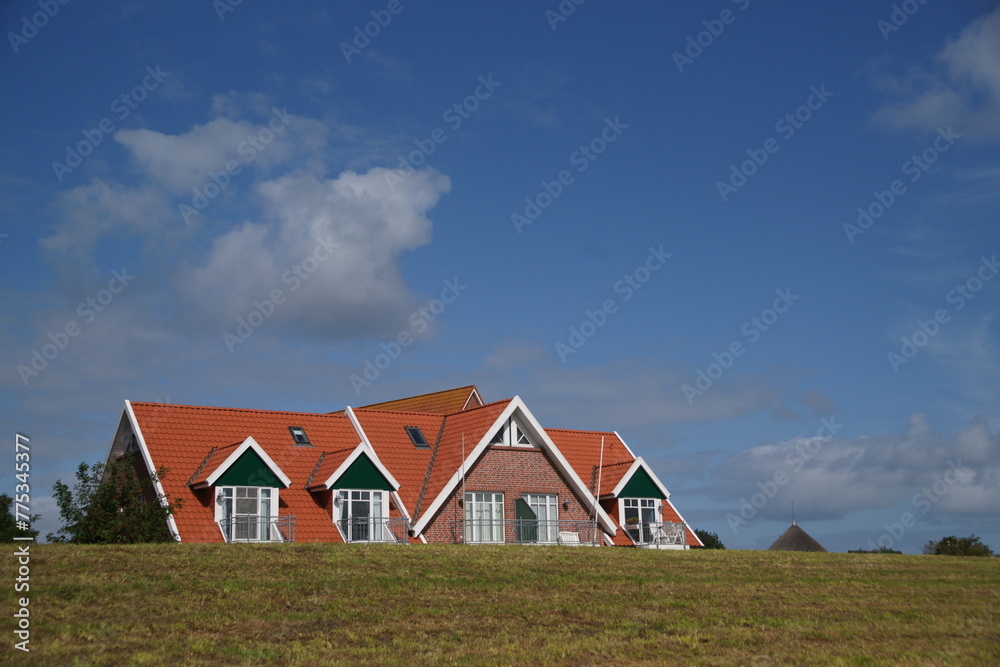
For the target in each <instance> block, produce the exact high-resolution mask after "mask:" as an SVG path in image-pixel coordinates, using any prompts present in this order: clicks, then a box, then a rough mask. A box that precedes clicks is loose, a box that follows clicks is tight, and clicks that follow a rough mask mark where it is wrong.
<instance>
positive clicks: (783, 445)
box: [713, 414, 1000, 519]
mask: <svg viewBox="0 0 1000 667" xmlns="http://www.w3.org/2000/svg"><path fill="white" fill-rule="evenodd" d="M949 471H955V472H949ZM776 473H784V475H787V478H781V479H786V481H784V482H783V483H782V484H780V486H777V487H773V486H772V489H774V490H777V491H778V493H780V495H781V497H782V498H783V499H785V501H786V502H781V503H769V504H767V505H765V506H764V507H763V508H761V510H760V516H762V517H770V518H774V517H782V518H783V517H784V514H785V513H786V512H787V501H788V500H794V501H795V504H796V508H798V509H800V510H801V512H802V514H805V515H808V516H809V517H810V518H812V519H828V518H843V517H844V516H846V515H848V514H851V513H853V512H860V511H864V510H871V509H879V508H894V507H898V506H899V505H901V504H906V505H912V506H913V507H911V511H912V510H913V509H916V510H917V511H920V509H921V508H922V507H924V505H925V504H923V503H918V502H914V500H913V499H914V497H915V496H917V494H925V492H927V491H930V493H929V494H926V495H925V496H924V497H926V498H929V499H931V500H933V503H931V505H930V507H933V508H934V510H935V511H937V512H952V513H963V514H970V515H994V514H995V513H996V507H997V504H998V503H1000V436H998V435H997V434H994V433H992V432H991V431H990V429H989V424H988V422H987V420H986V419H985V418H984V417H976V418H974V419H973V420H972V421H971V423H970V424H969V426H967V427H966V428H964V429H962V430H961V431H959V432H958V433H957V434H955V435H954V436H951V437H948V436H943V435H940V434H938V433H936V432H934V430H933V428H932V427H931V425H930V424H929V423H928V422H927V420H926V418H925V417H924V415H921V414H914V415H912V416H911V417H910V420H909V423H908V424H907V427H906V429H905V430H904V431H903V432H902V433H899V434H891V435H885V436H877V437H870V436H861V437H856V438H847V439H844V438H826V439H822V438H819V437H797V438H793V439H791V440H787V441H784V442H773V443H765V444H762V445H757V446H755V447H751V448H749V449H747V450H744V451H743V452H740V453H739V454H738V455H736V456H735V457H733V458H732V459H731V460H730V461H728V462H727V463H726V464H724V465H722V466H720V467H719V468H718V469H717V470H716V471H715V474H716V475H717V476H718V478H720V479H721V480H724V481H723V483H722V484H720V485H718V486H717V487H716V489H715V491H714V492H713V495H714V496H716V497H717V498H719V499H724V500H726V501H728V502H732V503H733V509H732V511H733V512H734V513H736V512H738V510H739V500H738V499H739V498H749V497H750V496H751V495H752V494H754V493H758V492H761V491H764V489H763V488H762V487H761V485H764V486H768V485H771V484H773V482H774V480H776V479H778V478H776ZM942 481H944V482H945V485H944V486H942ZM935 482H937V483H938V485H937V488H936V491H937V493H935V486H934V485H935ZM942 488H944V489H946V491H945V492H944V493H940V491H941V489H942ZM929 509H930V508H929ZM929 509H928V511H929ZM914 513H916V512H914Z"/></svg>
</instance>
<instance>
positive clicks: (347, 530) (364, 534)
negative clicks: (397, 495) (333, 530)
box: [337, 489, 388, 542]
mask: <svg viewBox="0 0 1000 667" xmlns="http://www.w3.org/2000/svg"><path fill="white" fill-rule="evenodd" d="M385 500H386V498H385V491H368V490H354V489H340V490H338V491H337V503H338V504H339V510H338V511H339V514H338V522H339V524H340V529H341V531H342V532H343V534H344V538H345V539H346V540H347V541H348V542H381V541H382V540H383V539H385V538H387V537H388V534H387V533H386V531H385V519H386V514H385Z"/></svg>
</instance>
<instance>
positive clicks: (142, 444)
mask: <svg viewBox="0 0 1000 667" xmlns="http://www.w3.org/2000/svg"><path fill="white" fill-rule="evenodd" d="M123 414H124V415H127V416H128V421H129V424H130V425H131V427H132V435H134V436H135V439H136V441H137V442H138V443H139V452H140V453H141V454H142V460H143V461H144V462H145V464H146V470H147V471H149V472H150V473H151V474H152V473H155V472H156V466H155V464H154V463H153V457H152V456H151V455H150V453H149V447H147V446H146V438H144V437H143V435H142V429H141V428H139V420H138V419H137V418H136V416H135V411H134V410H132V403H131V402H129V401H127V400H126V401H125V411H124V413H123ZM116 435H117V433H116ZM114 446H115V441H114V439H112V440H111V448H112V449H113V448H114ZM110 459H111V449H109V450H108V459H107V461H109V460H110ZM153 488H155V489H156V496H157V498H160V504H161V505H162V506H163V507H166V506H167V493H166V491H164V490H163V484H161V483H160V479H159V477H157V478H156V481H155V482H154V483H153ZM167 529H168V530H169V531H170V534H171V535H173V536H174V539H175V540H177V541H178V542H180V541H181V531H179V530H178V529H177V521H176V520H175V519H174V515H173V514H171V515H169V516H167Z"/></svg>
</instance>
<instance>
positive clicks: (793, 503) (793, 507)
mask: <svg viewBox="0 0 1000 667" xmlns="http://www.w3.org/2000/svg"><path fill="white" fill-rule="evenodd" d="M792 525H793V526H794V525H795V501H794V500H793V501H792Z"/></svg>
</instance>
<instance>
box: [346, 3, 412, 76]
mask: <svg viewBox="0 0 1000 667" xmlns="http://www.w3.org/2000/svg"><path fill="white" fill-rule="evenodd" d="M404 9H406V6H405V5H403V3H402V0H389V2H387V3H386V5H385V9H373V10H371V11H370V12H369V14H371V17H372V20H371V21H368V22H367V23H365V24H363V25H356V26H354V34H353V35H352V37H351V40H350V41H343V42H341V43H340V45H339V46H340V52H341V53H342V54H344V60H346V61H347V62H348V63H350V62H351V59H352V58H353V57H354V56H360V55H361V52H362V51H364V50H365V49H367V48H368V47H369V46H371V43H372V40H373V39H375V38H376V37H378V36H379V35H381V34H382V31H383V30H385V29H386V28H388V27H389V24H390V23H392V19H393V17H394V16H399V15H400V14H402V13H403V10H404Z"/></svg>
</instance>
